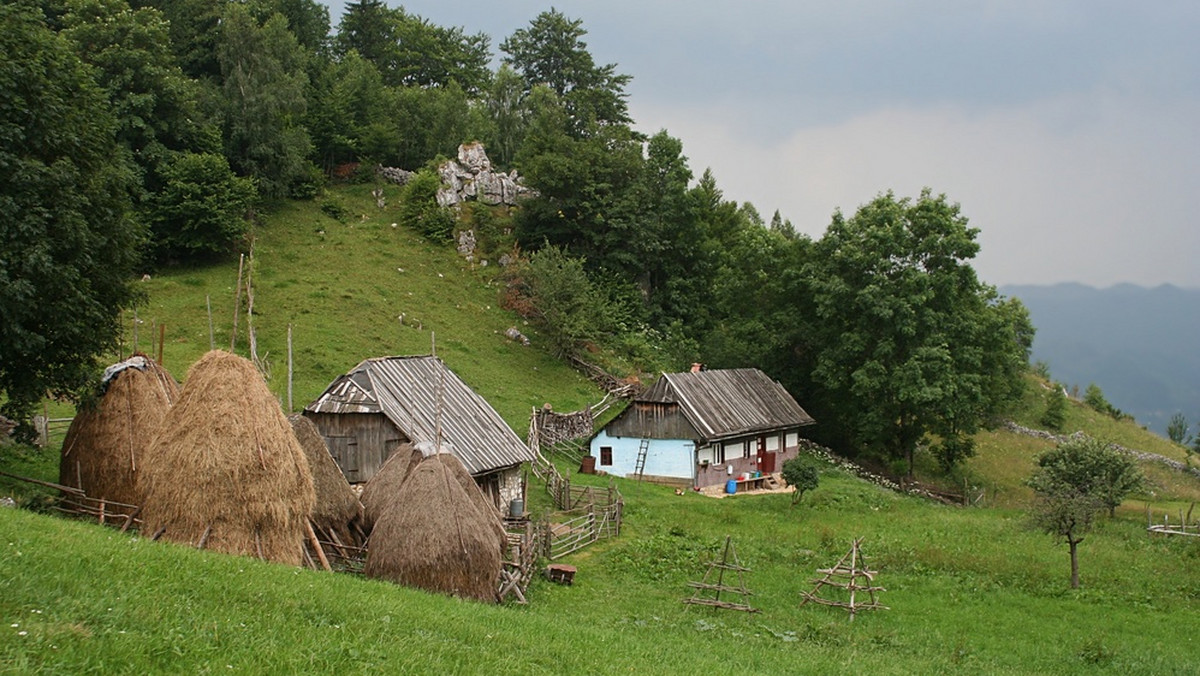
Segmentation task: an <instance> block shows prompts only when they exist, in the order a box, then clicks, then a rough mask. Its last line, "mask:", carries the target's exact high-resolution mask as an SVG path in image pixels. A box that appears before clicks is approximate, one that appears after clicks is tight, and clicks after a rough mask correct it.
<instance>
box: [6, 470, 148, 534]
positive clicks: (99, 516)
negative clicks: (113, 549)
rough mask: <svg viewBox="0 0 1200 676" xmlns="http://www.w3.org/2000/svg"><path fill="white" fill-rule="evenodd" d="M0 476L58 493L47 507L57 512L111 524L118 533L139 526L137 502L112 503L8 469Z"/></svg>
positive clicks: (107, 524) (139, 509)
mask: <svg viewBox="0 0 1200 676" xmlns="http://www.w3.org/2000/svg"><path fill="white" fill-rule="evenodd" d="M0 476H6V477H8V478H10V479H16V480H18V481H24V482H26V483H31V484H34V485H36V486H43V487H45V488H50V489H53V490H56V491H59V493H60V495H58V496H57V499H56V500H55V501H54V504H53V505H51V507H50V508H51V509H53V510H55V511H57V512H62V513H64V514H69V515H70V516H75V517H79V518H81V519H87V520H91V521H95V522H96V523H99V524H101V525H104V526H113V527H114V528H119V529H120V530H121V532H122V533H124V532H125V531H127V530H137V529H138V528H139V527H140V526H141V525H142V520H141V519H139V518H138V515H139V514H140V513H141V511H142V508H141V507H138V506H137V505H127V504H125V503H123V502H113V501H112V500H105V499H104V498H93V497H91V496H89V495H88V494H87V493H84V492H83V491H82V490H80V489H78V488H75V487H73V486H63V485H62V484H56V483H53V482H50V481H41V480H39V479H31V478H29V477H23V476H18V475H16V474H9V473H8V472H0Z"/></svg>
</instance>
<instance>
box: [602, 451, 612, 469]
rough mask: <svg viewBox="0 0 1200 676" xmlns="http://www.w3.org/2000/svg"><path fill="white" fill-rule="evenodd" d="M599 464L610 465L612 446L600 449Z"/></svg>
mask: <svg viewBox="0 0 1200 676" xmlns="http://www.w3.org/2000/svg"><path fill="white" fill-rule="evenodd" d="M600 464H601V465H612V446H601V447H600Z"/></svg>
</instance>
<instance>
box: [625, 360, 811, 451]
mask: <svg viewBox="0 0 1200 676" xmlns="http://www.w3.org/2000/svg"><path fill="white" fill-rule="evenodd" d="M638 400H639V401H651V402H663V403H674V404H677V405H678V406H679V408H680V410H681V411H682V412H683V414H684V416H685V417H686V418H687V419H688V421H689V422H691V424H692V426H693V427H695V428H696V430H697V431H698V432H699V433H700V434H701V436H702V438H703V440H704V441H706V442H708V441H716V440H720V439H727V438H730V437H736V436H741V435H745V434H751V433H754V432H775V431H780V430H784V429H790V428H795V427H800V426H803V425H811V424H813V423H814V422H815V421H814V420H813V419H812V417H811V416H810V415H808V413H805V411H804V409H802V408H800V404H797V403H796V400H795V399H793V398H792V395H790V394H788V391H787V390H785V389H783V385H780V384H779V383H778V382H776V381H774V380H771V378H770V377H768V376H767V374H765V373H763V372H762V371H760V370H758V369H752V368H751V369H717V370H712V371H697V372H690V373H664V374H662V376H661V377H660V378H659V379H658V380H657V381H655V383H654V384H653V385H651V386H650V388H649V389H648V390H646V392H645V393H644V394H642V396H640V397H638Z"/></svg>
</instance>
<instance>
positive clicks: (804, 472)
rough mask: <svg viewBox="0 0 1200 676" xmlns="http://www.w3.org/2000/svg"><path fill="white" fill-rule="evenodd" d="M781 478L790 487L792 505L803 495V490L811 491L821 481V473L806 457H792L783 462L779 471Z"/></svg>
mask: <svg viewBox="0 0 1200 676" xmlns="http://www.w3.org/2000/svg"><path fill="white" fill-rule="evenodd" d="M781 474H782V475H783V480H784V481H786V482H788V485H789V486H791V487H792V491H793V492H792V505H793V506H794V505H796V504H797V503H799V502H800V500H801V499H802V498H803V497H804V493H805V491H811V490H812V489H814V488H816V487H817V484H819V483H820V482H821V474H820V472H818V471H817V468H816V466H814V465H813V464H812V462H810V461H809V460H808V459H807V458H803V457H799V458H792V459H791V460H788V461H787V462H785V463H783V470H782V472H781Z"/></svg>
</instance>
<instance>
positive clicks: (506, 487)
mask: <svg viewBox="0 0 1200 676" xmlns="http://www.w3.org/2000/svg"><path fill="white" fill-rule="evenodd" d="M304 415H305V416H306V417H307V418H309V419H310V420H312V421H313V423H314V424H315V425H316V426H317V429H318V430H320V432H321V436H323V437H324V438H325V442H326V444H327V445H328V446H329V452H330V454H331V455H332V456H333V459H334V460H335V461H336V462H337V464H338V467H340V468H341V470H342V473H343V474H345V475H346V479H347V480H348V481H350V483H363V482H365V481H367V480H368V479H370V478H371V477H372V476H374V475H375V473H376V472H377V471H379V468H380V467H382V466H383V462H384V461H385V460H387V459H388V457H389V456H390V455H391V454H392V452H393V451H395V450H396V449H397V448H398V447H399V446H400V445H401V444H403V443H405V442H411V443H413V444H416V443H420V442H429V443H431V444H435V445H436V443H437V440H438V435H439V430H440V436H441V441H442V444H443V445H448V446H449V447H450V448H451V450H452V452H453V454H454V455H455V457H457V458H458V459H459V460H460V461H461V462H462V464H463V465H464V466H465V467H466V468H467V471H468V472H470V474H471V476H472V477H474V479H475V482H476V483H478V484H479V487H480V489H481V490H482V491H483V493H484V495H486V496H488V498H489V499H490V500H491V501H492V502H493V503H494V504H495V505H496V507H497V509H500V510H502V511H504V510H507V509H508V505H509V503H510V502H511V501H512V500H513V499H515V498H521V497H523V495H522V486H521V469H520V466H521V463H523V462H528V461H531V460H533V454H532V453H531V452H530V451H529V449H528V448H527V447H526V446H525V444H524V443H523V442H522V441H521V439H520V437H518V436H517V435H516V433H515V432H513V431H512V428H510V427H509V426H508V424H506V423H505V422H504V419H503V418H501V417H500V414H498V413H496V411H495V409H493V408H492V407H491V406H489V405H488V403H487V402H486V401H485V400H484V399H483V397H481V396H479V395H478V394H476V393H475V391H474V390H472V389H471V388H470V387H468V386H467V384H466V383H464V382H463V381H462V379H460V378H459V377H458V376H457V375H455V373H454V372H453V371H451V370H450V368H449V367H447V366H446V365H445V364H444V363H443V362H442V360H441V359H438V358H437V357H433V356H413V357H376V358H372V359H367V360H366V361H364V362H362V363H361V364H359V365H358V366H355V367H354V368H353V369H351V371H350V372H349V373H347V374H345V375H342V376H339V377H338V378H337V379H336V380H334V381H333V383H332V384H330V386H329V387H328V388H326V389H325V392H324V393H323V394H321V396H320V397H318V398H317V400H316V401H314V402H312V403H311V404H309V405H308V406H307V407H306V408H305V409H304Z"/></svg>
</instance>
